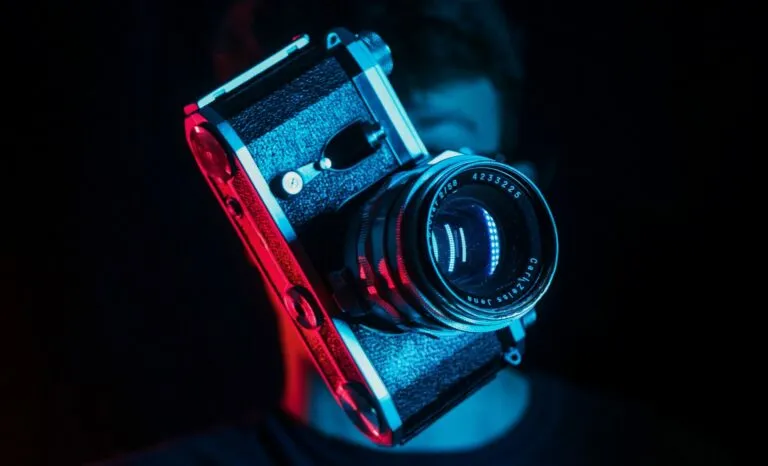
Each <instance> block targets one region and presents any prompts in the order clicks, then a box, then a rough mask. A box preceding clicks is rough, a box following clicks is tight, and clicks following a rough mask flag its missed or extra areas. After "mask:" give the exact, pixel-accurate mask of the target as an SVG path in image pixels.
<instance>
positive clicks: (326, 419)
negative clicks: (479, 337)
mask: <svg viewBox="0 0 768 466" xmlns="http://www.w3.org/2000/svg"><path fill="white" fill-rule="evenodd" d="M278 322H279V323H280V325H279V327H280V330H281V332H280V333H281V339H282V342H283V353H284V355H283V363H284V364H283V367H284V370H285V381H284V384H285V386H284V392H283V399H282V408H283V410H284V411H286V412H287V413H289V414H290V415H291V416H292V417H294V418H296V419H297V420H299V421H300V422H303V423H305V424H306V425H308V426H310V427H312V428H314V429H316V430H318V431H320V432H322V433H324V434H326V435H329V436H331V437H335V438H337V439H340V440H344V441H347V442H350V443H355V444H358V445H361V446H365V447H369V448H372V449H376V448H382V447H379V446H377V445H376V444H374V443H373V442H371V441H370V440H368V439H367V438H366V437H365V436H364V435H363V434H362V433H361V432H360V431H359V430H357V428H356V427H355V426H354V425H353V424H352V422H351V421H350V420H349V419H348V418H347V416H346V414H345V413H344V411H343V410H342V409H341V407H339V405H338V404H337V403H336V400H335V399H334V398H333V396H332V395H331V393H330V391H329V390H328V388H327V387H326V386H325V384H324V383H323V381H322V380H321V378H320V376H319V374H318V373H317V371H316V369H315V367H314V364H313V363H312V362H311V360H310V359H309V356H308V355H307V353H306V349H305V348H304V344H303V343H302V342H301V341H300V339H299V336H298V335H297V333H296V331H295V329H293V328H292V324H290V323H288V325H285V324H286V322H284V321H282V319H278ZM529 400H530V386H529V383H528V380H527V379H526V378H525V377H524V376H523V375H522V374H521V373H519V372H517V371H514V370H512V369H511V368H508V369H504V370H502V371H501V372H499V374H498V375H497V376H496V378H495V379H494V380H492V381H491V382H489V383H488V384H487V385H486V386H484V387H483V388H481V389H479V390H478V391H476V392H475V393H474V394H472V395H471V396H470V397H469V398H467V399H466V400H464V401H463V402H462V403H461V404H459V405H458V406H456V407H455V408H453V409H452V410H451V411H449V412H448V413H447V414H445V415H444V416H443V417H441V418H440V419H438V420H437V421H436V422H435V423H434V424H432V425H431V426H429V427H428V428H426V429H425V430H424V431H423V432H422V433H420V434H419V435H418V436H417V437H415V438H414V439H412V440H411V441H410V442H408V443H407V444H406V445H404V446H402V447H398V448H395V449H388V450H389V451H394V452H414V451H423V452H433V453H434V452H456V451H463V450H472V449H475V448H480V447H482V446H484V445H486V444H488V443H490V442H492V441H494V440H496V439H497V438H500V437H501V436H503V435H504V434H505V433H507V432H508V431H509V430H511V429H512V428H514V427H515V425H517V423H518V422H520V420H521V419H522V418H523V416H524V415H525V412H526V409H527V408H528V403H529Z"/></svg>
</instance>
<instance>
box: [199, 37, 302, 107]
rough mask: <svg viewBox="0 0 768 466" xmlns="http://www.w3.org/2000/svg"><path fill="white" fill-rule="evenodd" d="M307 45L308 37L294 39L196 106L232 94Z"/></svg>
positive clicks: (201, 105) (202, 105)
mask: <svg viewBox="0 0 768 466" xmlns="http://www.w3.org/2000/svg"><path fill="white" fill-rule="evenodd" d="M308 44H309V36H308V35H306V34H305V35H303V36H301V37H299V38H298V39H296V40H295V41H294V42H292V43H290V44H289V45H287V46H285V47H283V48H282V49H281V50H280V51H278V52H276V53H274V54H272V55H270V56H269V57H268V58H266V59H265V60H264V61H262V62H260V63H259V64H258V65H256V66H254V67H253V68H250V69H248V70H247V71H245V72H243V73H242V74H240V75H238V76H236V77H235V78H233V79H232V80H230V81H228V82H227V83H226V84H224V85H223V86H221V87H219V88H217V89H216V90H214V91H213V92H211V93H209V94H208V95H206V96H205V97H203V98H202V99H200V100H198V101H197V106H198V107H200V108H203V107H205V106H206V105H208V104H210V103H211V102H213V101H214V100H216V99H218V98H219V97H221V96H222V95H224V94H226V93H228V92H232V91H233V90H235V89H237V88H238V87H240V86H242V85H243V84H245V83H247V82H248V81H250V80H251V79H253V78H255V77H256V76H258V75H260V74H261V73H263V72H264V71H266V70H268V69H269V68H271V67H273V66H275V65H276V64H278V63H280V62H281V61H283V60H285V59H286V58H288V56H289V55H290V54H292V53H294V52H297V51H299V50H301V49H302V48H304V47H306V46H307V45H308Z"/></svg>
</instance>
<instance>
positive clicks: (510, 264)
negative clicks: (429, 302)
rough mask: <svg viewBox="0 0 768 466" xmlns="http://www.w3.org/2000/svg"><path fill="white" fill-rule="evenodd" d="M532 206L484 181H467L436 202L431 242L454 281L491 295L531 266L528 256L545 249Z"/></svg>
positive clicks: (444, 271) (453, 284)
mask: <svg viewBox="0 0 768 466" xmlns="http://www.w3.org/2000/svg"><path fill="white" fill-rule="evenodd" d="M526 207H530V205H529V204H524V205H522V206H521V205H518V204H516V203H510V202H508V200H507V199H506V197H505V196H503V195H502V194H501V193H500V192H499V191H498V190H496V189H494V188H492V187H490V186H483V185H470V186H463V187H461V188H459V189H457V190H456V192H455V193H453V194H451V195H450V196H448V197H446V198H445V199H444V200H443V201H442V202H441V203H440V204H439V205H438V206H437V207H435V212H434V214H432V216H431V218H430V219H429V220H428V222H429V244H430V248H431V252H432V257H433V258H434V261H435V263H436V267H437V270H438V272H439V274H440V275H441V276H442V278H443V279H444V280H445V281H446V282H447V283H448V285H450V286H451V287H453V288H455V289H456V290H457V291H458V292H460V293H465V294H468V295H472V296H491V295H493V294H494V293H496V292H498V291H499V290H501V289H503V288H504V287H505V286H507V285H509V280H510V278H512V277H515V276H517V274H518V273H519V272H520V271H521V270H523V269H525V267H526V265H527V258H529V257H531V256H538V255H540V243H539V241H538V233H539V232H538V225H537V223H536V216H535V212H533V210H532V209H530V208H526Z"/></svg>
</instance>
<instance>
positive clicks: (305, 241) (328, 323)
mask: <svg viewBox="0 0 768 466" xmlns="http://www.w3.org/2000/svg"><path fill="white" fill-rule="evenodd" d="M391 69H392V58H391V56H390V54H389V49H388V47H387V46H386V44H385V43H384V42H383V41H382V40H381V38H379V37H378V36H377V35H376V34H374V33H366V34H360V35H355V34H352V33H351V32H349V31H347V30H345V29H335V30H332V31H331V32H329V33H328V34H327V36H326V37H325V38H324V40H323V41H321V42H320V43H317V44H314V43H310V41H309V38H308V37H307V36H301V37H296V38H294V40H293V42H291V43H290V44H289V45H287V46H286V47H285V48H283V49H281V50H280V51H278V52H276V53H275V54H274V55H272V56H270V57H269V58H267V59H266V60H264V61H263V62H261V63H259V64H257V65H256V66H254V67H253V68H251V69H250V70H248V71H246V72H245V73H243V74H242V75H240V76H238V77H236V78H234V79H233V80H231V81H230V82H228V83H226V84H224V85H223V86H221V87H220V88H218V89H216V90H215V91H213V92H211V93H210V94H208V95H206V96H204V97H203V98H201V99H200V100H199V101H198V102H196V103H194V104H190V105H188V106H187V107H186V108H185V114H186V120H185V131H186V134H187V141H188V144H189V147H190V148H191V150H192V152H193V154H194V155H195V158H196V160H197V162H198V165H199V167H200V169H201V171H202V172H203V174H204V175H205V179H206V180H207V182H208V183H209V185H210V187H211V189H212V191H213V193H214V194H215V196H216V197H217V198H218V199H219V201H220V202H221V205H222V207H223V208H224V210H225V211H226V212H227V215H228V217H229V218H230V220H231V222H232V225H233V226H234V228H235V230H236V231H237V233H238V234H239V236H240V238H241V240H242V242H243V244H244V246H245V248H246V251H247V254H248V255H249V256H250V258H251V259H252V261H253V263H254V264H255V265H256V266H257V268H258V269H259V271H260V273H261V275H262V277H263V278H264V282H265V285H266V287H267V289H268V291H269V292H270V295H271V296H272V297H273V302H274V303H275V311H276V312H278V313H285V315H287V316H288V317H289V318H290V320H291V322H293V325H294V326H295V329H296V331H297V332H298V333H299V335H300V336H301V338H302V340H303V341H304V343H305V344H306V346H307V348H308V350H309V352H310V353H311V355H312V357H313V359H314V361H315V363H316V366H317V368H318V370H319V373H320V374H321V375H322V377H323V379H324V380H325V382H326V384H327V385H328V387H329V389H330V391H331V392H332V393H333V395H334V397H335V398H336V399H337V401H338V402H339V404H340V405H341V406H342V407H343V408H344V410H345V411H346V412H347V414H348V415H349V416H350V419H351V420H352V421H353V422H354V423H355V425H357V427H358V428H359V429H360V430H361V431H362V432H363V433H364V434H366V435H367V436H368V437H369V438H370V439H371V440H372V441H374V442H375V443H378V444H381V445H395V444H401V443H405V442H406V441H407V440H409V439H410V438H412V437H413V436H414V435H416V434H417V433H418V432H420V431H421V430H422V429H424V428H425V427H427V426H428V425H429V424H431V423H432V422H433V421H434V420H436V419H437V418H438V417H440V415H442V414H443V413H445V412H446V411H448V410H449V409H450V408H451V407H453V406H454V405H455V404H457V403H459V402H460V401H461V400H463V399H464V398H466V397H467V396H468V395H469V394H470V393H471V392H473V391H474V390H476V389H477V388H480V387H481V386H483V385H484V384H485V383H487V382H488V381H489V380H490V379H491V378H493V377H494V375H495V374H496V373H497V372H498V370H500V369H501V368H502V367H504V365H505V364H512V365H517V364H519V363H520V360H521V351H522V342H523V340H524V337H525V328H526V327H527V326H528V325H530V324H531V323H532V322H533V321H534V320H535V311H534V310H533V306H534V304H535V303H536V302H537V301H538V299H539V298H540V297H541V295H543V294H544V292H545V291H546V288H547V287H548V286H549V283H550V282H551V280H552V276H553V274H554V268H555V263H556V260H557V237H556V231H555V230H554V223H553V220H552V218H551V213H549V210H548V207H546V203H544V202H543V198H542V199H541V202H539V203H538V204H536V206H538V207H536V209H538V210H536V212H535V213H537V215H538V216H539V217H538V218H539V220H540V221H541V220H542V219H543V221H544V222H545V223H546V224H547V225H549V223H551V225H552V230H551V232H549V230H547V232H545V233H546V234H544V235H543V237H545V240H544V242H546V243H547V244H546V245H545V246H546V248H545V249H547V250H546V251H544V252H541V251H540V252H538V253H536V254H533V255H531V254H529V256H531V257H530V258H526V259H525V260H524V261H523V259H521V261H523V262H520V261H518V262H516V263H515V264H516V265H515V269H514V270H515V277H514V278H515V280H514V283H512V282H510V283H507V282H504V286H502V287H496V288H495V289H494V290H496V291H494V293H492V294H491V295H492V296H491V295H488V297H478V296H486V295H487V293H486V294H483V293H480V292H478V294H477V295H475V294H473V292H467V293H463V292H461V291H457V293H455V294H452V293H449V292H447V291H445V290H446V289H447V288H445V289H444V288H441V287H440V286H438V285H435V286H434V287H433V286H432V285H426V284H425V283H427V282H426V281H424V280H427V281H429V280H437V282H440V280H441V279H440V277H439V276H438V275H439V273H437V272H434V271H432V272H423V273H422V271H419V270H421V269H423V268H430V265H429V264H431V268H436V267H437V265H439V264H437V262H434V261H437V260H438V258H439V257H440V254H439V253H438V251H437V240H435V237H434V234H433V235H432V242H429V241H427V242H426V243H425V242H423V241H417V240H416V238H421V237H423V236H424V232H423V231H422V230H423V227H422V226H419V225H417V223H418V222H415V221H413V220H412V217H413V218H416V217H418V216H419V215H421V214H419V215H412V214H411V212H412V211H413V209H412V208H411V207H410V206H411V204H413V202H416V201H413V202H411V200H410V199H412V198H419V199H421V198H424V199H427V198H429V199H431V201H430V202H431V203H430V202H426V201H425V202H421V201H419V202H420V204H419V205H421V204H424V205H425V206H422V207H419V208H420V209H421V210H424V212H425V213H424V214H423V215H425V216H427V217H430V216H431V215H433V214H434V215H437V214H436V212H438V211H440V209H441V207H440V205H439V202H441V200H442V199H448V198H451V196H450V195H451V191H452V190H454V189H459V188H461V187H462V182H461V180H462V179H466V180H467V182H466V184H467V185H469V184H470V183H479V182H480V181H478V180H480V177H482V178H483V183H489V186H493V189H502V188H501V186H504V188H503V192H504V193H505V195H507V194H508V196H509V199H510V200H514V199H518V198H522V199H527V198H528V197H530V198H532V199H533V198H535V199H536V202H538V199H539V198H541V196H540V193H538V191H537V190H536V188H535V186H533V184H532V183H530V182H529V181H528V180H526V179H525V178H524V177H523V175H521V174H519V173H517V172H515V171H514V170H513V169H511V168H509V167H504V166H502V165H501V164H499V163H497V162H492V161H490V160H489V159H485V158H483V157H480V156H469V155H462V154H458V153H445V154H442V155H440V156H439V157H432V156H430V155H429V154H428V153H427V151H426V149H425V147H424V145H423V144H422V142H421V140H420V138H419V135H418V134H417V133H416V131H415V130H414V128H413V125H412V124H411V122H410V120H409V118H408V116H407V115H406V113H405V111H404V110H403V108H402V106H401V104H400V102H399V100H398V98H397V96H396V95H395V93H394V91H393V90H392V88H391V86H390V84H389V81H388V80H387V77H386V74H387V73H388V72H390V71H391ZM497 165H498V166H497ZM452 167H453V168H452ZM473 167H475V168H473ZM473 170H474V171H473ZM486 175H487V180H486ZM472 177H474V178H472ZM494 177H495V178H494ZM469 180H472V181H469ZM494 183H495V185H494ZM482 189H485V188H482ZM488 189H491V188H488ZM422 192H423V193H429V194H423V193H422ZM499 192H502V191H499ZM408 193H409V194H408ZM419 193H422V194H419ZM494 196H495V194H494ZM515 196H517V197H515ZM537 196H538V197H537ZM454 198H455V196H454ZM505 202H506V201H505ZM531 202H534V201H531ZM470 204H471V203H470ZM532 205H533V204H532ZM409 209H410V210H409ZM425 209H426V210H425ZM531 212H533V210H531ZM521 215H522V214H521ZM531 215H533V214H531ZM502 217H504V216H502ZM430 218H431V217H430ZM504 218H506V217H504ZM504 218H501V217H499V218H497V220H499V219H500V220H499V221H500V222H502V223H503V222H504V221H505V220H504ZM521 218H522V217H521ZM526 218H527V217H526ZM406 224H407V225H410V226H407V225H406ZM404 225H406V226H407V228H412V229H413V232H414V233H412V234H411V233H406V232H405V231H406V230H402V229H403V228H406V226H404ZM441 225H442V224H441ZM446 225H447V224H446ZM488 225H491V224H490V223H489V224H488ZM494 225H495V224H494ZM500 225H501V224H500ZM489 228H490V227H489ZM499 228H501V227H499ZM408 231H410V230H408ZM440 231H442V230H440ZM468 231H469V230H468ZM489 231H496V227H495V226H493V228H491V230H489ZM537 231H538V230H537ZM433 233H434V232H433ZM536 234H539V233H538V232H537V233H536ZM539 236H542V235H541V234H539ZM410 237H412V240H409V239H408V238H410ZM446 238H447V239H448V240H450V241H451V243H450V244H451V250H453V249H454V246H453V245H454V243H453V238H454V236H450V237H446ZM455 238H457V241H458V238H459V236H455ZM461 238H462V241H463V240H464V232H463V230H462V236H461ZM498 241H501V240H498ZM498 241H497V242H496V243H494V242H491V243H489V244H491V245H492V246H493V245H494V244H496V245H498V244H499V243H498ZM446 244H448V243H446ZM462 244H464V243H462ZM526 244H527V243H526ZM430 245H431V246H430ZM494 247H495V246H494ZM526 247H527V246H526ZM425 249H429V250H430V251H431V253H426V254H427V255H424V254H425V253H423V250H425ZM443 249H445V248H443ZM497 249H498V248H497ZM497 249H492V250H493V251H497ZM529 249H530V248H529ZM539 249H541V248H539ZM429 254H433V256H430V255H429ZM494 254H495V253H494ZM414 256H419V257H422V258H423V260H422V259H419V260H417V261H415V262H423V263H424V264H428V265H424V266H418V267H416V266H414V265H413V263H414V260H412V259H409V258H412V257H414ZM454 256H455V258H454ZM454 256H451V257H449V258H448V259H444V260H443V262H445V263H448V262H447V261H449V260H450V262H451V268H453V267H454V266H455V263H454V262H456V261H460V259H461V258H460V256H459V254H458V253H455V254H454ZM431 257H434V258H435V259H434V260H432V259H430V258H431ZM461 257H463V258H464V259H465V262H466V250H464V255H463V256H461ZM521 257H523V255H521ZM526 257H527V256H526ZM457 258H458V259H457ZM489 260H492V262H493V264H491V265H492V268H496V267H497V263H498V261H499V259H498V258H494V257H491V259H489ZM494 261H495V262H494ZM438 262H439V261H438ZM486 262H487V261H486ZM436 264H437V265H436ZM486 266H488V264H487V263H486ZM467 267H468V266H467ZM417 269H418V270H417ZM436 270H437V269H436ZM485 270H486V271H487V270H491V269H488V268H487V267H486V269H485ZM510 270H511V269H510ZM409 274H410V275H409ZM526 274H527V275H526ZM422 275H423V276H424V277H431V278H429V279H428V278H423V279H421V278H418V277H422ZM437 282H436V283H437ZM442 282H445V280H442ZM442 282H440V283H442ZM430 283H431V282H430ZM502 288H504V289H503V290H502ZM467 289H469V288H467ZM425 290H427V291H425ZM498 290H501V291H498ZM515 290H519V296H522V295H523V294H524V293H527V294H526V296H527V298H526V300H525V302H524V303H522V304H520V305H519V306H517V307H516V308H515V310H514V312H511V311H510V312H506V313H504V315H503V316H501V314H499V313H498V312H496V310H498V309H506V310H509V309H510V308H509V306H508V304H509V303H508V302H507V301H510V300H513V299H517V296H518V291H515ZM481 301H482V302H481ZM492 301H493V303H492ZM457 303H460V304H457ZM457 306H458V307H457ZM491 310H494V313H492V312H491ZM497 314H498V315H497ZM481 317H482V318H481Z"/></svg>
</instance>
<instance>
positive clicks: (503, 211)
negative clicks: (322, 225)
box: [348, 155, 558, 332]
mask: <svg viewBox="0 0 768 466" xmlns="http://www.w3.org/2000/svg"><path fill="white" fill-rule="evenodd" d="M557 255H558V244H557V230H556V227H555V223H554V219H553V217H552V213H551V212H550V210H549V207H548V206H547V203H546V201H545V199H544V197H543V196H542V195H541V193H540V192H539V190H538V189H537V188H536V186H535V185H534V184H533V183H532V182H531V181H530V180H528V178H526V177H525V176H524V175H522V174H521V173H520V172H518V171H517V170H515V169H513V168H512V167H510V166H508V165H505V164H503V163H500V162H496V161H493V160H489V159H487V158H485V157H481V156H473V155H456V156H452V157H446V158H444V159H439V158H438V160H435V161H434V162H433V163H430V166H428V167H426V168H424V167H422V168H421V169H414V170H413V171H412V172H411V173H406V174H402V175H401V176H398V177H395V178H394V181H393V182H391V183H390V184H389V185H388V186H387V187H386V188H384V189H383V190H382V191H381V192H380V193H379V195H377V196H375V197H374V199H373V200H371V201H370V202H369V203H368V204H367V205H366V207H365V208H364V209H363V215H362V223H361V225H360V226H359V230H358V235H357V242H356V244H355V247H354V255H350V256H348V257H349V258H350V259H349V260H350V262H349V263H351V264H352V265H353V266H355V267H356V269H353V270H358V271H359V274H360V278H361V279H362V281H363V284H364V289H365V292H366V293H367V295H368V297H369V299H370V300H372V301H374V302H375V303H377V304H378V306H375V307H376V308H378V309H383V310H384V311H383V312H382V313H380V314H381V315H383V316H384V318H390V319H392V320H394V321H397V323H398V325H399V326H402V325H404V324H403V323H406V324H409V325H416V326H428V327H430V328H434V327H437V328H440V327H442V328H448V329H451V330H461V331H470V332H484V331H492V330H495V329H499V328H502V327H504V326H506V325H509V324H510V323H511V321H512V320H513V319H516V318H519V317H521V316H522V315H523V314H525V313H526V312H528V311H529V310H531V309H532V308H533V306H534V305H535V304H536V303H537V302H538V301H539V299H541V297H542V296H543V295H544V293H545V292H546V290H547V288H548V287H549V284H550V283H551V281H552V278H553V276H554V272H555V268H556V264H557ZM432 324H434V326H431V325H432Z"/></svg>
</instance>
